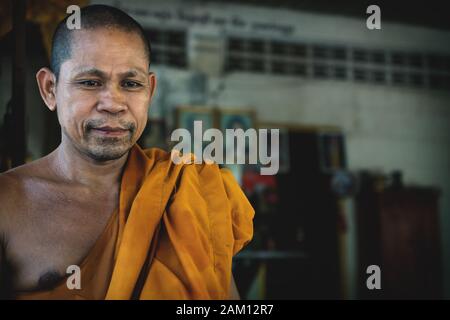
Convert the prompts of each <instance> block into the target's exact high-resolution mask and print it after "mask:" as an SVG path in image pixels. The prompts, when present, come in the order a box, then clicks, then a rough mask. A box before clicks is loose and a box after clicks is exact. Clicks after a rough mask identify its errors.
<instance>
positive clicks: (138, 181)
mask: <svg viewBox="0 0 450 320" xmlns="http://www.w3.org/2000/svg"><path fill="white" fill-rule="evenodd" d="M253 216H254V210H253V208H252V207H251V205H250V203H249V202H248V200H247V198H246V197H245V195H244V194H243V192H242V190H241V189H240V187H239V185H238V184H237V183H236V181H235V180H234V178H233V176H232V174H231V172H230V171H229V170H227V169H220V168H219V167H218V166H217V165H215V164H179V165H175V164H174V163H173V162H172V161H171V158H170V153H168V152H165V151H163V150H160V149H148V150H142V149H141V148H140V147H139V146H137V145H135V146H134V147H133V148H132V149H131V150H130V154H129V157H128V160H127V163H126V165H125V168H124V172H123V176H122V181H121V189H120V201H119V212H118V219H117V220H118V228H117V232H111V231H108V230H105V232H104V233H103V234H102V236H100V237H99V240H98V242H97V243H96V245H95V246H94V249H96V248H97V250H98V248H99V247H100V248H101V247H104V246H107V243H110V242H111V241H114V243H115V248H114V252H113V257H112V258H111V257H110V256H109V257H108V254H107V253H105V254H104V256H103V257H101V259H106V260H111V261H112V262H111V263H110V268H109V270H110V271H109V272H108V271H107V269H108V268H103V269H104V270H99V269H98V268H95V267H93V265H94V266H95V264H92V263H91V264H89V263H88V261H89V260H90V255H91V253H92V252H90V253H89V254H88V256H87V257H86V258H85V260H84V263H85V265H86V266H88V265H90V266H91V267H90V268H91V269H89V270H85V269H83V268H81V277H82V284H83V276H84V275H85V273H88V274H91V273H93V274H94V275H95V276H92V277H91V276H90V277H89V278H90V279H91V280H90V281H94V280H92V279H97V280H96V281H98V279H99V278H101V279H103V280H102V281H101V283H104V279H105V278H107V279H108V281H109V284H108V285H107V286H106V287H105V290H106V291H105V292H103V294H102V295H100V296H99V295H98V294H97V296H96V297H95V298H103V297H104V298H105V299H228V297H229V293H230V281H231V262H232V257H233V256H234V255H235V254H236V253H237V252H238V251H240V250H241V249H242V248H243V247H244V246H245V245H246V244H247V243H248V242H249V241H250V240H251V238H252V236H253ZM112 219H113V218H112ZM108 226H109V227H107V228H113V226H114V223H111V222H110V223H109V224H108ZM105 234H109V235H114V236H115V238H114V239H111V237H109V238H108V237H107V236H105ZM94 251H95V250H94ZM103 264H104V263H103ZM105 270H106V271H105ZM89 285H90V286H91V287H92V283H88V284H87V286H88V287H89ZM60 286H65V283H61V284H60ZM55 289H58V288H55ZM57 291H58V290H53V291H52V292H54V293H56V292H57ZM66 291H67V290H66ZM70 291H71V292H72V291H77V290H70ZM66 294H67V292H66V293H65V295H66ZM74 294H75V293H74ZM69 295H70V293H69ZM37 296H39V293H37V295H36V296H35V297H37ZM83 296H84V297H85V298H89V296H91V297H92V296H93V295H92V294H89V293H86V294H84V295H83ZM46 297H47V298H53V299H59V298H62V297H58V296H54V295H52V294H50V295H47V296H46ZM24 298H33V297H32V296H28V297H24ZM64 298H67V296H65V297H64ZM77 298H81V296H80V294H77Z"/></svg>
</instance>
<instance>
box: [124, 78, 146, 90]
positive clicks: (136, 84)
mask: <svg viewBox="0 0 450 320" xmlns="http://www.w3.org/2000/svg"><path fill="white" fill-rule="evenodd" d="M122 86H124V87H125V88H129V89H135V88H139V87H142V84H140V83H139V82H136V81H131V80H125V81H124V82H122Z"/></svg>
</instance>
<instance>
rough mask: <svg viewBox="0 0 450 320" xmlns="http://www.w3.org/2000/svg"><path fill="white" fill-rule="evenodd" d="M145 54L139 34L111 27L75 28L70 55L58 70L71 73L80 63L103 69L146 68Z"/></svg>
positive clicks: (111, 70)
mask: <svg viewBox="0 0 450 320" xmlns="http://www.w3.org/2000/svg"><path fill="white" fill-rule="evenodd" d="M148 63H149V61H148V57H147V55H146V51H145V47H144V43H143V41H142V39H141V38H140V37H139V35H138V34H136V33H134V32H126V31H122V30H118V29H111V28H108V29H107V28H96V29H88V30H77V31H75V32H74V33H73V36H72V37H71V56H70V59H68V60H66V61H65V62H64V63H63V64H62V65H61V71H63V69H66V70H65V71H66V72H67V71H68V72H69V73H72V71H74V70H75V69H79V68H80V67H81V66H87V65H88V66H91V67H95V68H97V69H99V70H103V71H105V72H123V71H124V70H126V69H143V70H148Z"/></svg>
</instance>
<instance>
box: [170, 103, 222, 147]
mask: <svg viewBox="0 0 450 320" xmlns="http://www.w3.org/2000/svg"><path fill="white" fill-rule="evenodd" d="M175 118H176V119H175V129H178V128H183V129H187V130H188V131H189V132H190V134H191V152H194V149H193V148H194V142H195V141H194V139H195V136H194V122H195V121H201V137H200V138H202V137H203V133H204V132H205V130H208V129H211V128H216V127H217V111H216V110H215V109H213V108H207V107H201V106H180V107H178V108H176V109H175ZM176 143H177V142H173V143H172V142H171V147H173V146H174V145H175V144H176ZM208 144H209V142H207V141H202V150H204V149H205V147H206V146H207V145H208Z"/></svg>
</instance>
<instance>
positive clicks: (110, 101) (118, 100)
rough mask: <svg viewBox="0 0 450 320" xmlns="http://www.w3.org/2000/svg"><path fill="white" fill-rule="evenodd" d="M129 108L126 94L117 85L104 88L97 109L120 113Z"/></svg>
mask: <svg viewBox="0 0 450 320" xmlns="http://www.w3.org/2000/svg"><path fill="white" fill-rule="evenodd" d="M126 109H127V104H126V100H125V96H124V94H123V93H122V92H121V91H120V89H119V88H117V87H116V86H113V85H110V86H108V87H106V88H105V89H104V90H102V92H101V95H100V98H99V102H98V104H97V110H98V111H99V112H108V113H113V114H115V113H120V112H123V111H125V110H126Z"/></svg>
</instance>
